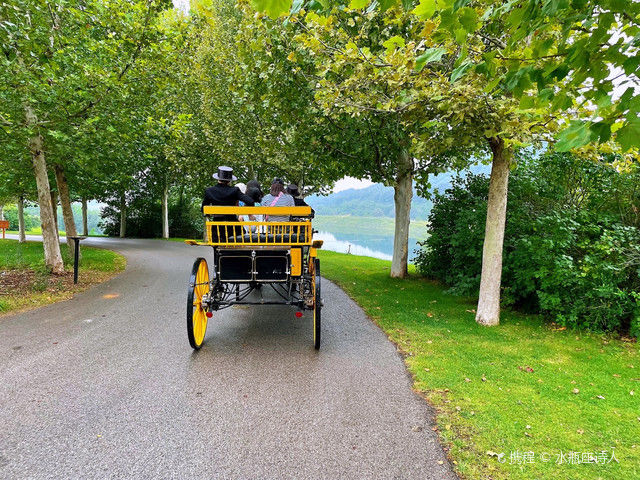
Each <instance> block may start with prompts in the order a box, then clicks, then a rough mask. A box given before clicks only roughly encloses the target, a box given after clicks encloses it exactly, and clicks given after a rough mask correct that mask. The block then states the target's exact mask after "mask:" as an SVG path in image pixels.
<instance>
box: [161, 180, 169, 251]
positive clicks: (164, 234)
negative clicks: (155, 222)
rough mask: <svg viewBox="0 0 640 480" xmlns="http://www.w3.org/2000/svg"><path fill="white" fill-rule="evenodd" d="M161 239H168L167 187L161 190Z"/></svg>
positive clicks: (165, 185) (166, 185)
mask: <svg viewBox="0 0 640 480" xmlns="http://www.w3.org/2000/svg"><path fill="white" fill-rule="evenodd" d="M162 238H166V239H168V238H169V185H168V184H167V182H165V184H164V189H163V190H162Z"/></svg>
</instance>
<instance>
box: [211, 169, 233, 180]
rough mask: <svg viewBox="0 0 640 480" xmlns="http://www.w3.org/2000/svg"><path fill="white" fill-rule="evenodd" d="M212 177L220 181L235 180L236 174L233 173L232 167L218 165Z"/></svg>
mask: <svg viewBox="0 0 640 480" xmlns="http://www.w3.org/2000/svg"><path fill="white" fill-rule="evenodd" d="M213 178H215V179H216V180H220V181H222V182H231V181H232V180H237V178H236V176H235V175H234V174H233V168H231V167H224V166H222V167H218V173H214V174H213Z"/></svg>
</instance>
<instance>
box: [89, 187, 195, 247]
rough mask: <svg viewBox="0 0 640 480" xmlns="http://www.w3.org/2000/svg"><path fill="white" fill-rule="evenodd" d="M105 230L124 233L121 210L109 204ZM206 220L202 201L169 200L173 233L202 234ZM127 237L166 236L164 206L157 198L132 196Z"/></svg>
mask: <svg viewBox="0 0 640 480" xmlns="http://www.w3.org/2000/svg"><path fill="white" fill-rule="evenodd" d="M100 226H101V227H102V229H103V231H104V233H106V234H107V235H112V236H118V235H119V234H120V210H119V208H118V207H116V206H113V205H111V204H109V205H108V206H106V207H104V208H103V209H102V222H101V223H100ZM203 231H204V222H203V220H202V214H201V213H200V204H199V203H198V202H196V201H190V199H189V200H187V199H186V198H182V199H180V198H177V199H171V200H170V203H169V234H170V236H172V237H186V238H202V234H203ZM126 235H127V237H139V238H158V237H162V206H161V205H160V201H159V200H158V199H157V198H152V197H150V196H140V197H137V198H134V199H129V205H128V206H127V224H126Z"/></svg>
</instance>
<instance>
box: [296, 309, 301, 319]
mask: <svg viewBox="0 0 640 480" xmlns="http://www.w3.org/2000/svg"><path fill="white" fill-rule="evenodd" d="M300 317H302V312H301V311H300V310H298V311H297V312H296V318H300Z"/></svg>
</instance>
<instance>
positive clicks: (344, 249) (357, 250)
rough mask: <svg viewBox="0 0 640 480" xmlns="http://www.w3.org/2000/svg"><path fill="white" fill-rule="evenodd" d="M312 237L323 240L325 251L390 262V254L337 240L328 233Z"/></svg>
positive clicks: (319, 233)
mask: <svg viewBox="0 0 640 480" xmlns="http://www.w3.org/2000/svg"><path fill="white" fill-rule="evenodd" d="M313 237H314V238H317V239H320V240H324V245H323V246H322V248H323V249H325V250H331V251H333V252H340V253H352V254H353V255H363V256H365V257H374V258H381V259H382V260H391V255H390V254H387V253H384V252H381V251H380V250H374V249H372V248H369V247H365V246H363V245H359V244H357V243H354V242H350V241H346V240H338V239H337V238H336V237H335V236H334V235H333V234H331V233H329V232H318V233H316V234H315V235H314V236H313ZM391 248H393V242H392V243H391Z"/></svg>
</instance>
